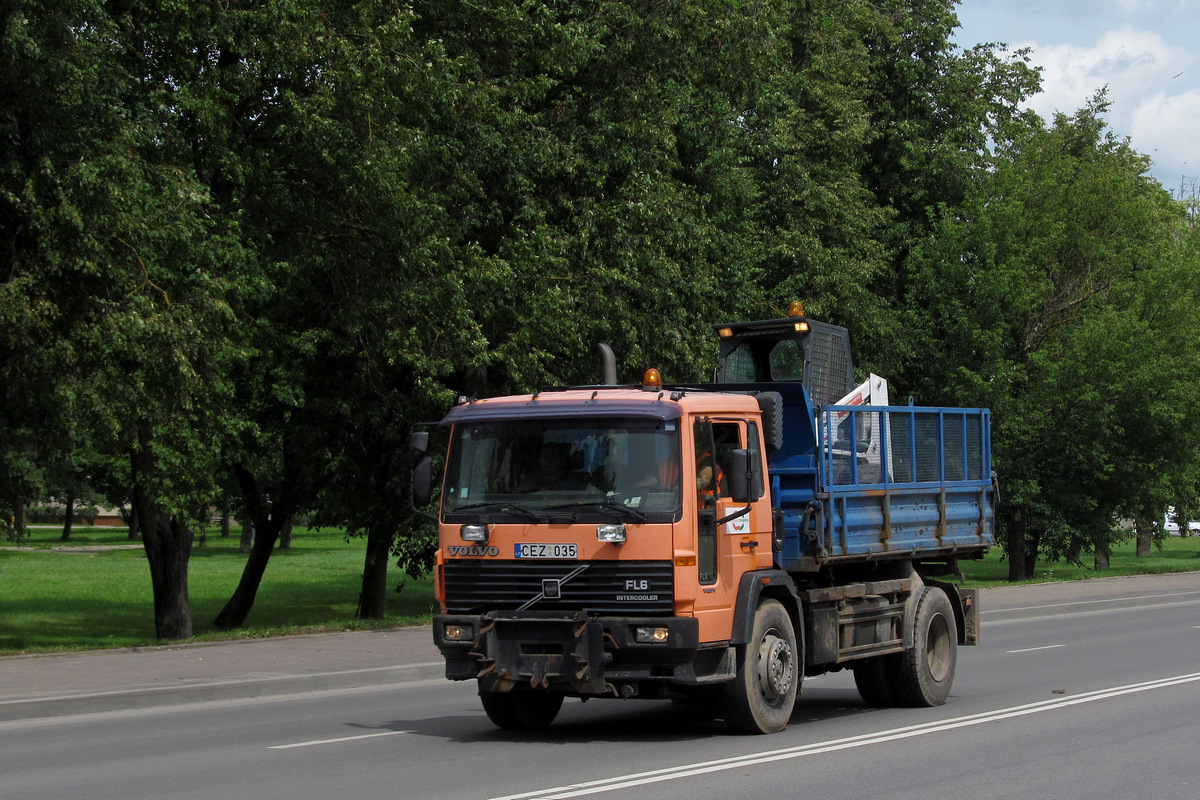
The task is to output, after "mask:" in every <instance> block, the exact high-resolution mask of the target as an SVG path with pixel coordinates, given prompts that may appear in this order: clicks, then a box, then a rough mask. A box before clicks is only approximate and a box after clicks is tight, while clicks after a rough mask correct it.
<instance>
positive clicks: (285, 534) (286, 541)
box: [279, 517, 296, 550]
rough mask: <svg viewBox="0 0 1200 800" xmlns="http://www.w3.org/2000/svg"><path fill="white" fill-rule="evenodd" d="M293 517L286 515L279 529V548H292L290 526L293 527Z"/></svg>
mask: <svg viewBox="0 0 1200 800" xmlns="http://www.w3.org/2000/svg"><path fill="white" fill-rule="evenodd" d="M295 522H296V520H295V518H293V517H288V518H287V520H286V521H285V522H284V523H283V529H282V530H280V531H279V549H280V550H290V549H292V528H294V527H295Z"/></svg>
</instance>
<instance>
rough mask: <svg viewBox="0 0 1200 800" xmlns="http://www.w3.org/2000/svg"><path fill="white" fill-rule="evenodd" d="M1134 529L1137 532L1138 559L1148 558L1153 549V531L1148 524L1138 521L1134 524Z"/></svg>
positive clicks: (1144, 521)
mask: <svg viewBox="0 0 1200 800" xmlns="http://www.w3.org/2000/svg"><path fill="white" fill-rule="evenodd" d="M1134 528H1135V529H1136V531H1137V551H1136V555H1137V557H1138V558H1149V557H1150V552H1151V551H1152V550H1153V548H1154V529H1153V528H1151V527H1150V523H1149V522H1148V521H1146V520H1143V519H1139V520H1137V522H1135V523H1134Z"/></svg>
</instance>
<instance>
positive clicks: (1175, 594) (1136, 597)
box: [979, 590, 1200, 616]
mask: <svg viewBox="0 0 1200 800" xmlns="http://www.w3.org/2000/svg"><path fill="white" fill-rule="evenodd" d="M1197 594H1200V590H1195V591H1187V592H1167V593H1164V594H1138V595H1132V596H1130V597H1105V598H1102V599H1100V600H1071V601H1068V602H1065V603H1046V604H1045V605H1040V606H1018V607H1014V608H991V609H986V610H983V611H980V612H979V613H980V616H987V615H989V614H1007V613H1010V612H1012V611H1041V610H1042V609H1046V608H1070V607H1072V606H1094V605H1101V604H1103V603H1110V604H1111V603H1127V602H1129V601H1130V600H1161V599H1163V598H1164V597H1190V596H1192V595H1197Z"/></svg>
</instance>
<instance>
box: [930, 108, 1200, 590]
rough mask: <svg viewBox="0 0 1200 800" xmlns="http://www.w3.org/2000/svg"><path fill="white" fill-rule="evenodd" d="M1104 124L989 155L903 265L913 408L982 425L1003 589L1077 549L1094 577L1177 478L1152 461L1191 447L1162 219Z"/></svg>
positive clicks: (1175, 284)
mask: <svg viewBox="0 0 1200 800" xmlns="http://www.w3.org/2000/svg"><path fill="white" fill-rule="evenodd" d="M1104 108H1105V104H1104V100H1103V96H1099V97H1097V99H1096V100H1095V101H1094V102H1093V103H1091V104H1090V105H1089V106H1087V107H1086V108H1084V109H1082V110H1080V111H1079V112H1078V113H1076V114H1075V115H1074V116H1072V117H1067V116H1065V115H1058V116H1057V117H1056V118H1055V120H1054V122H1053V125H1052V126H1051V127H1049V128H1044V127H1040V126H1038V127H1035V128H1032V129H1031V130H1029V131H1028V133H1027V134H1026V135H1024V136H1022V137H1019V138H1017V139H1015V140H1014V142H1013V143H1012V145H1011V146H1005V147H1004V148H1002V149H1001V150H1000V152H999V153H998V157H997V160H996V163H995V168H994V171H993V172H992V173H990V174H989V176H988V177H987V179H986V180H985V181H983V182H982V183H981V186H980V190H979V191H978V192H977V193H973V195H972V196H970V197H968V199H967V201H966V202H965V203H964V205H963V207H962V208H953V207H948V206H943V208H942V216H941V219H940V221H939V224H938V227H937V229H936V231H935V233H934V235H933V236H931V237H930V238H929V239H928V240H927V241H926V242H925V243H924V244H923V245H922V246H921V247H920V248H919V250H918V252H917V253H916V254H915V255H914V257H913V259H912V260H911V264H912V268H911V270H910V279H911V281H912V285H913V287H914V291H913V293H912V294H911V295H910V297H909V301H908V302H909V306H910V308H912V309H913V313H914V315H915V316H917V318H919V319H920V320H921V333H920V335H919V336H917V337H916V338H915V341H916V342H918V343H920V344H921V349H920V350H918V354H919V356H920V359H921V360H922V361H924V363H925V364H927V369H926V371H925V373H924V375H923V376H922V377H923V380H922V382H921V384H920V386H919V390H920V394H921V396H922V397H923V398H928V400H929V401H930V402H934V403H937V402H940V401H941V400H942V399H943V398H949V397H955V396H958V397H959V398H960V399H961V398H963V397H966V398H970V400H971V401H972V402H978V403H981V404H984V405H990V406H991V408H992V409H993V415H994V416H993V418H994V420H995V430H994V434H993V441H994V443H995V464H996V469H997V471H998V472H999V473H1000V475H1001V476H1002V485H1003V488H1004V498H1005V501H1004V504H1003V505H1002V506H1001V510H1000V519H999V523H1000V526H1001V531H1002V533H1004V534H1005V538H1004V542H1005V546H1006V549H1007V552H1008V556H1009V574H1010V578H1011V579H1013V580H1019V579H1021V578H1022V577H1025V576H1026V575H1029V574H1032V572H1033V569H1034V565H1035V563H1036V560H1037V559H1038V558H1039V557H1047V558H1050V559H1054V558H1059V557H1063V556H1066V555H1071V554H1077V553H1078V552H1079V550H1080V549H1081V547H1085V548H1090V549H1093V550H1094V551H1095V552H1096V553H1097V558H1098V563H1102V562H1103V560H1104V557H1105V554H1106V553H1107V548H1108V546H1109V543H1110V542H1111V540H1112V535H1113V534H1112V531H1113V528H1114V524H1115V522H1116V519H1117V518H1118V517H1119V516H1121V515H1135V516H1139V517H1142V518H1144V516H1145V505H1146V503H1147V502H1148V498H1156V500H1157V498H1161V497H1163V495H1164V488H1165V487H1166V486H1169V485H1173V484H1175V483H1177V479H1178V476H1179V475H1181V474H1184V473H1185V472H1186V471H1187V470H1186V469H1182V470H1181V468H1180V467H1181V465H1182V464H1183V463H1184V462H1174V463H1173V462H1172V461H1171V460H1170V456H1171V455H1172V454H1173V453H1175V452H1176V444H1175V443H1177V442H1181V441H1194V437H1195V434H1196V431H1197V428H1196V418H1195V414H1193V413H1191V412H1190V411H1188V410H1186V409H1188V408H1189V406H1190V401H1188V400H1187V398H1188V397H1190V396H1194V393H1195V391H1196V390H1197V389H1198V388H1200V387H1198V386H1197V385H1196V381H1197V372H1196V370H1195V369H1194V366H1195V364H1194V362H1195V358H1196V355H1195V353H1196V349H1195V344H1196V342H1195V337H1194V334H1192V333H1191V331H1190V329H1189V328H1188V326H1186V325H1180V324H1179V320H1180V319H1181V317H1180V316H1179V314H1178V312H1179V311H1180V310H1181V309H1182V308H1184V307H1187V306H1188V304H1190V303H1194V301H1195V273H1194V270H1193V271H1191V272H1190V274H1189V270H1188V269H1187V268H1185V267H1184V265H1183V263H1182V261H1181V253H1182V251H1181V249H1180V247H1179V240H1178V234H1179V232H1180V222H1181V213H1180V208H1179V206H1178V205H1177V204H1175V203H1174V202H1172V201H1171V199H1170V197H1169V196H1168V195H1167V194H1166V193H1165V192H1164V191H1163V190H1162V189H1161V187H1159V186H1158V185H1157V184H1156V183H1155V182H1154V181H1152V180H1151V179H1149V178H1148V177H1146V176H1145V171H1146V168H1147V162H1146V159H1145V157H1144V156H1141V155H1140V154H1138V153H1136V152H1135V151H1133V150H1132V148H1131V147H1130V146H1129V144H1128V142H1126V141H1122V140H1118V139H1117V138H1116V137H1114V136H1113V135H1112V134H1111V133H1107V132H1106V130H1105V125H1104V122H1103V119H1102V116H1101V115H1102V113H1103V111H1104ZM1176 303H1179V304H1180V305H1176ZM1193 460H1194V457H1191V458H1188V459H1186V461H1193Z"/></svg>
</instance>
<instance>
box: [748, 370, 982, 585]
mask: <svg viewBox="0 0 1200 800" xmlns="http://www.w3.org/2000/svg"><path fill="white" fill-rule="evenodd" d="M772 389H773V390H775V391H778V390H779V389H780V384H775V385H774V386H773V387H772ZM786 405H788V406H789V407H791V408H795V406H793V405H792V403H791V402H787V403H786ZM797 405H800V406H801V407H800V408H795V410H797V411H799V412H800V413H799V414H796V415H795V417H799V418H791V419H785V431H786V429H787V428H789V427H792V428H803V429H805V430H804V431H802V432H801V433H800V434H799V435H795V436H792V437H788V436H787V435H786V433H785V441H784V446H783V447H782V448H781V451H780V452H779V453H776V454H774V455H773V456H772V457H771V459H770V464H769V467H770V470H771V475H772V497H773V498H775V503H776V505H777V506H778V507H780V508H781V510H782V511H783V515H784V530H785V539H784V547H783V550H782V552H781V553H779V554H778V555H777V558H778V561H779V563H780V566H782V567H783V568H784V569H801V570H802V569H813V568H816V567H817V566H819V565H820V564H822V563H830V562H837V561H858V560H870V559H875V558H887V557H900V556H911V557H921V556H932V555H954V554H967V553H975V552H979V551H981V550H983V549H986V548H987V547H989V546H990V545H992V544H993V543H994V541H995V529H994V513H993V502H994V501H993V491H994V490H993V486H992V479H991V471H992V468H991V427H990V422H991V420H990V413H989V412H988V411H987V410H986V409H961V408H918V407H912V406H826V407H824V408H822V409H821V411H820V414H819V416H817V415H814V414H813V413H812V410H811V408H812V407H811V405H808V403H807V399H806V398H805V399H804V401H803V404H797ZM801 414H803V415H804V416H802V417H801V416H800V415H801ZM813 420H815V421H816V423H817V424H816V426H815V429H814V426H813V423H812V421H813ZM789 423H790V425H789ZM805 423H807V424H805ZM810 443H811V444H810ZM793 446H795V447H798V448H804V447H805V446H811V447H812V449H811V450H807V451H806V450H804V449H797V450H793V449H791V448H792V447H793ZM813 461H815V462H816V470H815V473H814V472H813V471H812V470H811V469H810V468H808V465H809V464H810V463H811V462H813Z"/></svg>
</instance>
